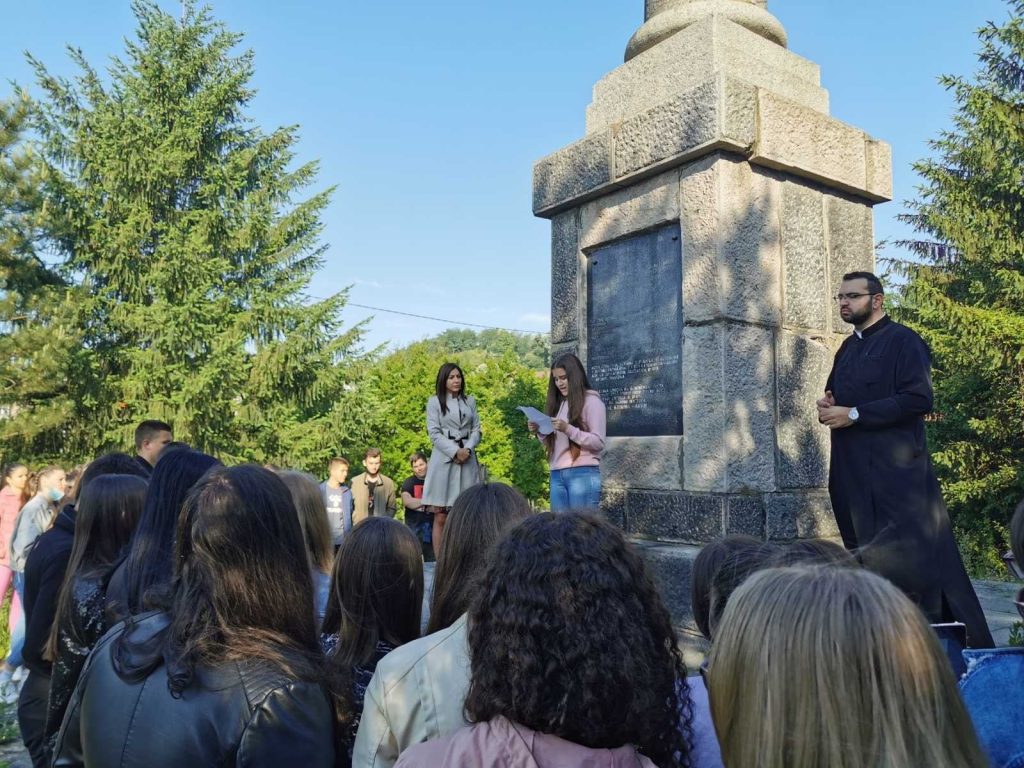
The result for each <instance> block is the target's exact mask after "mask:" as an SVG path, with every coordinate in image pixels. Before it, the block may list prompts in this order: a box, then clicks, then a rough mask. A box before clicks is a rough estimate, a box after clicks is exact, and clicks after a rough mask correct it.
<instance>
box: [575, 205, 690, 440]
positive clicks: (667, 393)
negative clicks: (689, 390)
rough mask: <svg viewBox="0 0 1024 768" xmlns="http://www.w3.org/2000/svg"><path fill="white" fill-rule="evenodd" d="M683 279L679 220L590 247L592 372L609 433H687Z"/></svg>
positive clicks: (589, 363) (589, 354)
mask: <svg viewBox="0 0 1024 768" xmlns="http://www.w3.org/2000/svg"><path fill="white" fill-rule="evenodd" d="M682 284H683V277H682V253H681V245H680V238H679V225H678V224H672V225H670V226H667V227H662V228H661V229H657V230H654V231H652V232H647V233H645V234H642V235H637V236H635V237H630V238H628V239H625V240H621V241H619V242H616V243H613V244H611V245H607V246H604V247H603V248H598V249H596V250H594V251H591V253H590V257H589V259H588V263H587V329H588V334H587V337H588V340H587V357H588V361H587V373H588V375H589V377H590V383H591V384H592V385H593V387H594V388H595V389H596V390H597V391H598V392H600V393H601V399H602V400H604V404H605V407H606V408H607V410H608V434H609V435H610V436H615V437H619V436H629V435H634V436H640V437H644V436H650V435H681V434H682V433H683V377H682V338H683V314H682Z"/></svg>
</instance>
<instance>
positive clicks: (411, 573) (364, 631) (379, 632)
mask: <svg viewBox="0 0 1024 768" xmlns="http://www.w3.org/2000/svg"><path fill="white" fill-rule="evenodd" d="M422 611H423V555H422V550H421V548H420V543H419V541H418V540H417V539H416V536H415V535H414V534H413V532H412V531H410V530H409V528H408V526H406V525H404V524H403V523H400V522H398V521H397V520H392V519H390V518H387V517H369V518H367V519H366V520H364V521H363V522H361V523H359V525H357V526H356V527H355V528H353V529H352V530H351V531H349V533H348V534H346V536H345V539H344V541H342V544H341V549H339V550H338V556H337V557H336V558H335V560H334V573H333V574H332V576H331V593H330V596H329V597H328V598H327V611H326V613H325V614H324V623H323V627H322V628H321V632H323V633H324V634H338V635H339V638H338V644H337V645H336V646H335V649H334V652H333V653H332V654H331V657H330V661H331V663H333V664H336V665H338V666H340V667H342V668H344V669H351V668H352V667H360V666H365V665H366V664H368V663H370V661H372V659H373V657H374V652H375V651H376V649H377V643H378V641H381V640H383V641H384V642H386V643H388V644H389V645H393V646H395V647H398V646H400V645H404V644H405V643H408V642H409V641H410V640H415V639H416V638H417V637H419V636H420V616H421V614H422Z"/></svg>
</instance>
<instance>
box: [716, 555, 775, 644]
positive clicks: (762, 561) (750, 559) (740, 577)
mask: <svg viewBox="0 0 1024 768" xmlns="http://www.w3.org/2000/svg"><path fill="white" fill-rule="evenodd" d="M778 551H779V547H778V545H776V544H772V543H769V542H767V541H758V540H757V539H750V540H749V541H745V542H738V543H737V544H736V545H735V546H734V547H732V548H731V550H730V551H729V553H728V554H727V555H726V556H725V558H724V559H723V560H722V563H721V564H720V565H719V566H718V568H717V570H716V571H715V574H714V576H713V577H712V579H711V592H710V609H709V611H708V632H709V633H710V634H709V637H710V638H711V639H714V636H715V630H716V629H717V628H718V624H719V622H720V621H721V620H722V614H723V613H725V605H726V603H728V602H729V597H730V596H731V595H732V593H733V592H735V591H736V590H737V589H738V588H739V586H740V585H741V584H742V583H743V582H744V581H746V580H747V578H748V577H749V576H750V575H751V574H753V573H756V572H757V571H760V570H762V569H763V568H767V567H769V566H768V564H769V563H770V562H771V559H772V558H773V557H775V554H776V553H777V552H778Z"/></svg>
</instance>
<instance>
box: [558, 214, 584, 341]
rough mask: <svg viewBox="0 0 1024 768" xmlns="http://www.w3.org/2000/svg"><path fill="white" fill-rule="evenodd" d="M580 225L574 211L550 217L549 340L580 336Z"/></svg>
mask: <svg viewBox="0 0 1024 768" xmlns="http://www.w3.org/2000/svg"><path fill="white" fill-rule="evenodd" d="M579 309H580V307H579V225H578V215H577V212H576V211H566V212H565V213H560V214H559V215H557V216H555V217H554V218H553V219H552V220H551V341H552V342H553V343H555V344H558V343H561V342H564V341H570V340H572V339H576V338H579V328H578V318H579Z"/></svg>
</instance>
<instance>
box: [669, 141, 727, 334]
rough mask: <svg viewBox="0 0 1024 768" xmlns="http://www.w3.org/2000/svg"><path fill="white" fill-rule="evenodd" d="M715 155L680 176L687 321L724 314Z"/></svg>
mask: <svg viewBox="0 0 1024 768" xmlns="http://www.w3.org/2000/svg"><path fill="white" fill-rule="evenodd" d="M721 157H722V155H720V154H714V155H710V156H709V157H706V158H703V159H701V160H700V161H698V162H696V163H693V164H692V165H689V166H686V167H685V168H684V169H683V173H682V176H681V178H680V183H679V188H680V198H681V200H682V212H681V219H680V221H681V226H682V231H683V316H684V318H685V320H686V322H687V323H697V322H703V321H707V320H713V319H714V318H716V317H719V316H720V313H721V304H720V302H719V295H720V288H719V278H718V253H719V250H720V248H719V226H718V220H719V214H718V196H719V184H718V175H719V171H718V165H719V163H720V162H721Z"/></svg>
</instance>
